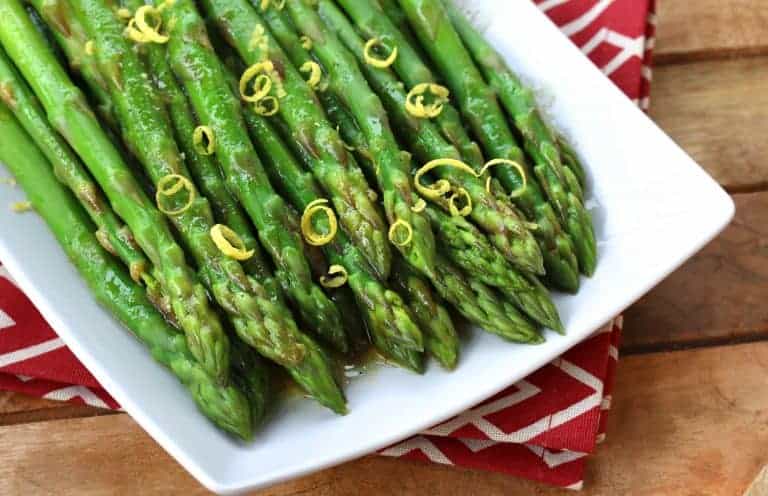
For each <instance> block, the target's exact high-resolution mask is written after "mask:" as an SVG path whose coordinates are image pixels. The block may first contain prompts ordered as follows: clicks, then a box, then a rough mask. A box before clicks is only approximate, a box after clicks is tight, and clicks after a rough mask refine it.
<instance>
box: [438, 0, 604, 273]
mask: <svg viewBox="0 0 768 496" xmlns="http://www.w3.org/2000/svg"><path fill="white" fill-rule="evenodd" d="M436 1H439V0H436ZM442 1H443V4H445V5H450V1H449V0H442ZM447 11H448V13H449V14H450V19H451V21H452V22H453V25H454V27H455V28H456V30H457V31H458V33H459V35H460V36H461V39H462V40H463V41H464V44H465V45H466V47H467V49H468V50H469V52H470V53H471V55H472V57H473V58H474V61H475V62H476V63H477V65H478V67H479V68H480V70H481V71H482V73H483V75H484V76H485V78H486V80H487V81H488V83H489V84H490V86H491V88H492V89H493V91H494V92H495V93H496V94H497V95H498V96H499V99H500V100H501V103H502V105H503V106H504V108H505V109H506V110H507V112H508V113H509V115H510V116H512V118H513V120H514V122H515V124H516V125H517V129H518V130H519V131H520V134H522V136H523V143H524V145H525V150H526V151H527V152H528V154H529V155H530V156H531V158H532V159H533V161H534V163H535V164H536V166H535V167H534V171H535V172H536V176H537V177H538V178H539V180H540V182H541V185H542V186H543V187H544V190H545V191H546V193H547V196H548V197H549V200H550V202H551V203H552V205H553V206H554V207H555V211H556V212H558V213H559V214H560V221H561V222H562V223H563V225H564V226H566V228H567V229H568V232H569V233H570V235H571V238H572V239H573V241H574V244H575V246H576V255H577V257H578V258H579V264H580V267H581V270H582V271H583V272H584V273H585V274H587V275H592V274H593V273H594V271H595V266H596V264H597V243H596V241H595V233H594V229H593V227H592V219H591V218H590V216H589V213H588V212H587V210H586V209H585V208H584V207H583V205H582V200H581V198H580V197H581V196H582V192H581V186H580V185H579V184H578V180H575V179H576V178H575V176H573V173H572V172H571V171H570V169H567V168H565V167H564V166H563V163H562V159H561V157H560V148H559V147H558V144H557V141H556V139H555V136H554V135H553V134H552V132H551V131H550V130H549V128H548V127H547V125H546V124H545V123H544V121H543V120H542V118H541V115H540V114H539V111H538V108H537V107H536V100H535V98H534V96H533V93H532V92H531V91H530V90H529V89H528V88H525V87H524V86H523V84H522V82H521V81H520V79H519V78H518V77H517V76H516V75H515V74H514V73H513V72H512V71H511V70H510V69H509V67H508V66H507V64H506V63H505V62H504V59H502V58H501V56H500V55H499V54H498V53H497V52H496V50H494V48H493V47H492V46H491V45H490V44H489V43H488V42H487V41H486V40H485V38H483V36H482V35H481V34H480V33H478V32H477V31H476V30H475V28H474V27H473V26H472V25H471V24H470V23H469V21H468V20H467V19H466V17H464V15H463V14H461V13H460V12H459V11H458V10H457V9H456V8H455V7H453V6H452V5H451V6H450V7H449V8H447ZM569 174H570V176H569Z"/></svg>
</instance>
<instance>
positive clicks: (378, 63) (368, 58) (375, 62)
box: [363, 38, 397, 69]
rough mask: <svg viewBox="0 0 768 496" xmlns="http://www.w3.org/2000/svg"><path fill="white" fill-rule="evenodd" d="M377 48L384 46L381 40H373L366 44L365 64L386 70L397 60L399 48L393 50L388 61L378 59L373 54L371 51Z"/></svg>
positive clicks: (364, 51)
mask: <svg viewBox="0 0 768 496" xmlns="http://www.w3.org/2000/svg"><path fill="white" fill-rule="evenodd" d="M376 46H384V44H383V43H382V42H381V38H371V39H370V40H368V41H367V42H366V43H365V48H363V58H364V59H365V63H366V64H368V65H372V66H373V67H377V68H379V69H386V68H387V67H389V66H391V65H392V64H393V63H394V62H395V60H396V59H397V47H394V48H393V49H392V52H390V54H389V56H388V57H387V58H386V59H378V58H376V57H374V56H373V54H372V53H371V50H373V48H374V47H376Z"/></svg>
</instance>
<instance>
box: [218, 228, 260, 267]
mask: <svg viewBox="0 0 768 496" xmlns="http://www.w3.org/2000/svg"><path fill="white" fill-rule="evenodd" d="M211 239H212V240H213V243H214V244H215V245H216V248H218V249H219V251H220V252H222V253H223V254H224V255H226V256H228V257H229V258H234V259H235V260H248V259H249V258H251V257H252V256H253V254H254V253H255V250H246V249H245V243H243V240H242V239H240V236H238V235H237V233H236V232H235V231H233V230H232V229H230V228H229V227H227V226H225V225H224V224H216V225H215V226H213V227H212V228H211Z"/></svg>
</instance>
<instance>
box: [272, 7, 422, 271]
mask: <svg viewBox="0 0 768 496" xmlns="http://www.w3.org/2000/svg"><path fill="white" fill-rule="evenodd" d="M285 8H286V10H287V11H288V12H289V13H290V15H291V18H292V19H293V21H294V24H295V25H296V27H297V28H298V30H299V31H300V32H302V33H303V34H304V35H305V36H307V37H308V38H309V39H310V40H311V41H312V53H314V54H315V56H316V57H317V58H318V59H319V60H320V61H321V62H322V64H323V66H324V69H325V71H326V75H327V81H328V84H329V88H330V90H331V91H333V92H334V93H335V94H336V96H337V97H338V98H339V99H341V100H342V101H343V102H344V103H345V104H346V105H347V107H348V108H349V109H350V111H351V113H352V114H353V115H354V116H355V119H356V121H357V123H358V125H359V126H360V129H361V130H362V132H363V134H364V135H365V138H366V141H367V143H368V145H369V148H370V150H371V152H372V153H373V155H374V157H375V161H376V178H377V180H378V184H379V188H380V190H381V192H382V194H383V204H384V210H385V212H386V213H387V217H388V219H389V222H390V226H391V229H390V238H391V239H390V240H391V241H392V243H393V244H394V245H395V246H396V247H397V248H398V249H399V251H400V252H401V253H402V254H403V256H404V257H405V258H406V260H408V261H409V262H410V263H411V264H412V265H413V266H414V267H416V268H417V269H418V270H420V271H421V272H422V273H424V274H425V275H428V276H429V275H432V274H433V271H434V260H433V255H434V252H435V242H434V236H433V233H432V230H431V228H430V224H429V220H428V219H427V218H426V217H425V216H424V215H423V214H422V213H420V212H415V211H414V208H413V207H414V204H415V203H414V202H415V200H414V198H415V196H414V195H413V194H412V192H413V187H412V183H411V176H410V169H411V167H410V155H409V154H408V153H404V152H402V151H400V147H399V145H398V143H397V141H396V139H395V136H394V133H393V132H392V130H391V128H390V126H389V118H388V117H387V114H386V112H385V110H384V106H383V105H382V103H381V100H379V98H378V97H377V96H376V94H375V93H374V92H373V90H371V88H370V86H368V83H367V82H366V80H365V77H364V76H363V75H362V74H361V73H360V71H359V69H358V68H357V64H356V62H355V58H354V56H353V55H352V54H351V53H349V50H347V48H346V47H345V46H344V45H343V44H342V43H341V41H339V39H338V38H337V37H336V35H335V34H334V33H333V32H332V31H330V30H328V29H327V28H326V27H325V25H324V24H323V22H322V20H321V19H320V18H319V16H318V15H317V12H315V11H314V10H313V8H312V7H311V6H310V5H308V4H306V3H305V0H286V7H285ZM399 226H403V229H399V228H398V227H399Z"/></svg>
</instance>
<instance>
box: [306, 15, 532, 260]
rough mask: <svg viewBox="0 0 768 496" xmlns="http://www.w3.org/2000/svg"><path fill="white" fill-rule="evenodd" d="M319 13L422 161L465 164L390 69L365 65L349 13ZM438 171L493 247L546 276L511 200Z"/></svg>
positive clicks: (452, 172)
mask: <svg viewBox="0 0 768 496" xmlns="http://www.w3.org/2000/svg"><path fill="white" fill-rule="evenodd" d="M318 12H319V14H320V16H321V17H322V18H323V19H324V20H325V21H326V23H327V24H328V26H330V27H331V28H332V29H333V30H334V31H335V32H336V33H337V35H338V36H339V38H340V39H341V40H342V41H343V42H344V43H345V44H346V46H347V47H348V48H349V50H350V51H351V52H352V53H353V54H355V55H356V57H357V59H358V62H359V64H360V68H361V70H362V71H363V73H364V74H365V76H366V77H367V78H368V82H369V83H370V84H371V86H372V87H373V88H374V89H375V90H376V92H377V93H378V94H379V96H380V97H381V99H382V101H383V103H384V105H385V106H386V107H387V110H388V111H389V115H390V116H391V117H392V118H393V122H394V124H395V126H396V128H397V129H399V130H400V134H401V136H403V137H404V139H405V140H406V141H407V142H408V143H409V145H410V146H411V149H412V150H413V151H414V152H415V154H416V156H417V157H418V158H419V159H420V160H422V161H424V162H428V161H430V160H436V159H442V158H450V159H456V160H460V159H461V156H460V154H459V151H458V150H457V149H456V148H455V147H454V146H453V145H451V143H449V142H448V141H446V140H445V138H443V136H442V135H441V134H440V131H439V129H438V128H437V126H436V125H435V124H434V123H432V122H431V121H430V120H425V119H418V118H416V117H413V116H412V115H410V114H409V113H408V111H407V110H406V99H407V94H406V92H405V90H404V89H403V85H402V83H401V82H400V80H399V79H398V78H397V77H396V76H395V75H394V74H393V73H392V72H391V71H389V70H388V69H378V68H374V67H371V66H369V65H367V64H366V63H365V60H364V57H363V51H364V45H365V42H364V41H363V40H362V39H361V38H360V36H359V35H358V34H357V32H356V31H355V28H354V27H353V26H352V24H351V23H350V22H349V20H348V19H347V18H346V16H345V15H344V13H343V12H341V11H340V10H339V9H338V7H336V5H335V4H334V3H333V2H331V1H330V0H320V2H319V3H318ZM435 171H436V173H437V174H436V175H437V176H438V177H441V178H444V179H447V180H449V181H450V182H451V183H452V184H453V185H454V186H455V187H462V188H465V190H466V191H467V192H468V193H469V196H470V198H471V199H472V206H473V208H472V211H471V213H470V216H471V218H472V220H473V221H475V223H477V225H478V226H480V227H481V228H482V229H483V230H484V231H485V232H486V233H487V234H488V236H489V238H490V240H491V242H492V243H493V245H494V246H495V247H496V248H497V249H499V250H500V251H501V253H503V254H504V256H505V257H507V259H508V260H509V261H511V262H512V263H513V264H514V265H516V266H517V267H518V268H520V269H521V270H523V271H525V272H531V273H538V274H541V273H543V272H544V266H543V260H542V255H541V251H540V250H539V246H538V244H537V243H536V240H535V238H534V237H533V235H532V234H531V233H530V232H529V231H528V230H527V229H526V227H525V225H524V224H523V221H522V220H521V219H520V218H519V217H518V216H517V213H516V212H515V209H514V207H513V205H512V203H511V202H509V200H508V199H507V198H506V197H503V196H494V195H493V194H491V193H489V192H488V191H487V190H486V187H485V184H484V181H482V180H480V179H479V178H477V177H475V176H473V175H471V174H468V173H466V172H463V171H458V170H456V169H454V168H451V167H439V168H437V169H435ZM439 199H441V200H443V201H442V202H440V203H441V204H442V205H441V206H442V207H443V208H444V209H446V210H449V209H448V205H447V202H446V201H445V198H444V197H440V198H439Z"/></svg>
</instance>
